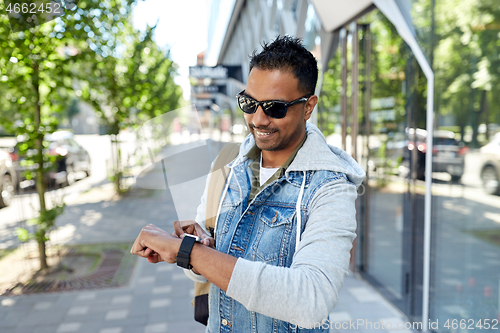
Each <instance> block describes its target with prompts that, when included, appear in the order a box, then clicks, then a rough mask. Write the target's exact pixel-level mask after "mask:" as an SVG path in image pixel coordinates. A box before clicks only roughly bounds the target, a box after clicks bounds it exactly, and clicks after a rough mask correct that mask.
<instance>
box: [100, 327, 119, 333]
mask: <svg viewBox="0 0 500 333" xmlns="http://www.w3.org/2000/svg"><path fill="white" fill-rule="evenodd" d="M122 332H123V328H122V327H110V328H103V329H101V330H100V331H99V333H122Z"/></svg>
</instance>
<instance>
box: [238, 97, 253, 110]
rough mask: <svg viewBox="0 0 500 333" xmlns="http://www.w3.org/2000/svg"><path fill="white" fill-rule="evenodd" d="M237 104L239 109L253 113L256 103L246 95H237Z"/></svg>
mask: <svg viewBox="0 0 500 333" xmlns="http://www.w3.org/2000/svg"><path fill="white" fill-rule="evenodd" d="M238 105H239V107H240V109H241V111H243V112H245V113H254V112H255V110H256V109H257V103H256V102H255V101H254V100H253V99H251V98H248V97H246V96H238Z"/></svg>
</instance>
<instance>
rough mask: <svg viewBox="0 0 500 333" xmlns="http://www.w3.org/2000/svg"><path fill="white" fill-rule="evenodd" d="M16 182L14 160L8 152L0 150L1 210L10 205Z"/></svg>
mask: <svg viewBox="0 0 500 333" xmlns="http://www.w3.org/2000/svg"><path fill="white" fill-rule="evenodd" d="M16 182H17V177H16V171H15V169H14V167H13V164H12V159H11V157H10V155H9V154H8V153H7V152H5V151H2V150H0V208H2V207H7V206H9V205H10V203H11V201H12V197H14V186H15V184H16Z"/></svg>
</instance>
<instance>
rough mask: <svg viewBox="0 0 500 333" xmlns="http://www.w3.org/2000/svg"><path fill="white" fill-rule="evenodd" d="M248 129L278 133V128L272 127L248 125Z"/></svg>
mask: <svg viewBox="0 0 500 333" xmlns="http://www.w3.org/2000/svg"><path fill="white" fill-rule="evenodd" d="M248 127H250V129H253V130H257V131H268V132H278V129H277V128H272V127H262V126H255V125H253V124H248Z"/></svg>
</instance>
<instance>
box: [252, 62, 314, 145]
mask: <svg viewBox="0 0 500 333" xmlns="http://www.w3.org/2000/svg"><path fill="white" fill-rule="evenodd" d="M245 95H247V96H250V97H252V98H253V99H255V100H257V101H267V100H278V101H283V102H291V101H294V100H296V99H298V98H301V97H303V96H304V93H303V92H301V91H300V90H299V89H298V80H297V78H296V77H295V76H294V75H293V74H292V73H291V72H290V71H286V70H261V69H258V68H255V67H254V68H253V69H252V70H251V72H250V74H249V76H248V83H247V87H246V89H245ZM316 102H317V97H316V96H312V97H311V98H309V100H308V101H307V102H305V103H299V104H295V105H293V106H290V107H288V111H287V113H286V116H285V117H284V118H281V119H275V118H271V117H268V116H267V115H266V114H265V113H264V111H263V110H262V107H261V106H259V107H258V108H257V111H255V113H253V114H246V113H245V114H244V117H245V121H246V122H247V125H248V128H249V129H250V133H252V135H253V137H254V138H255V143H256V145H257V147H258V148H259V149H261V150H268V151H278V150H282V149H286V148H289V147H295V146H296V145H298V144H299V143H300V141H301V140H302V138H303V134H304V133H305V126H306V121H307V119H309V117H310V116H311V112H312V110H313V109H314V106H315V105H316Z"/></svg>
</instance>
